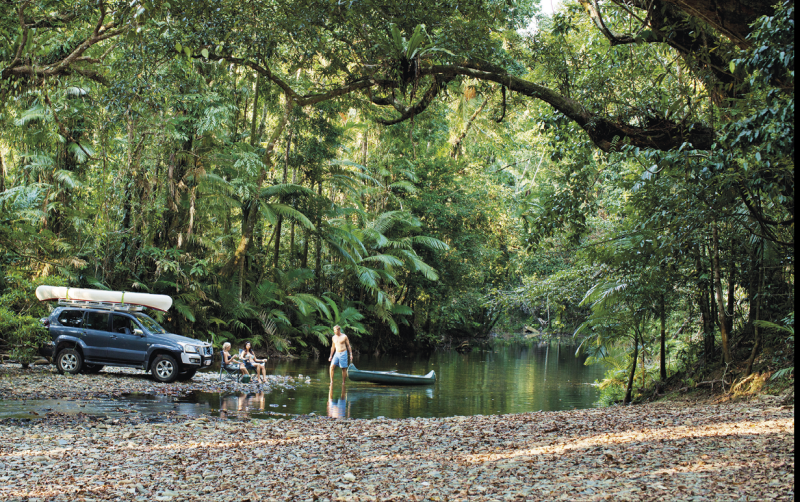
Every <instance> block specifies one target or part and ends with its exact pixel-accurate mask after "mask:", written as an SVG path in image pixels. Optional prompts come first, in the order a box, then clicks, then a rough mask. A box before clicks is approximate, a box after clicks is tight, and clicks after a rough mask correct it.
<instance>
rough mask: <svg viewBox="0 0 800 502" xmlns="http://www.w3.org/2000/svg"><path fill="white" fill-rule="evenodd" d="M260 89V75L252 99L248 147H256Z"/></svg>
mask: <svg viewBox="0 0 800 502" xmlns="http://www.w3.org/2000/svg"><path fill="white" fill-rule="evenodd" d="M260 87H261V74H260V73H259V74H258V76H257V77H256V95H255V97H254V98H253V119H252V121H251V122H250V146H256V141H257V139H258V138H257V137H256V122H257V120H258V91H259V88H260Z"/></svg>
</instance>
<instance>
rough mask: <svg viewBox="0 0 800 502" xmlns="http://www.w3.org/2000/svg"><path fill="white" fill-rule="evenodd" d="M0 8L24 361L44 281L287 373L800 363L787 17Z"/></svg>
mask: <svg viewBox="0 0 800 502" xmlns="http://www.w3.org/2000/svg"><path fill="white" fill-rule="evenodd" d="M0 3H1V4H2V6H3V8H2V9H1V10H0V98H1V99H0V123H1V124H2V127H0V267H2V268H1V269H0V272H2V274H0V294H1V295H3V296H2V298H3V303H2V305H0V334H1V335H2V337H3V339H4V341H5V344H6V346H8V347H9V348H10V347H14V350H17V351H18V352H20V350H21V349H20V347H22V346H23V345H24V346H33V345H35V343H34V342H25V343H23V340H29V341H30V340H32V339H34V338H36V337H39V336H41V333H38V334H37V328H36V326H35V323H33V322H32V320H35V319H38V317H40V316H42V315H44V314H45V313H46V311H47V310H46V307H45V306H43V305H41V304H39V303H38V302H36V301H35V298H34V297H33V289H34V288H35V286H36V285H37V284H42V283H49V284H62V285H69V286H72V287H90V288H103V289H105V288H107V289H111V290H136V291H143V292H152V293H161V294H168V295H170V296H172V297H173V298H174V307H173V309H172V310H171V312H170V313H169V314H167V315H164V316H161V317H159V320H160V321H162V322H163V323H164V324H165V326H166V327H167V328H169V329H170V330H172V331H174V332H177V333H181V334H185V335H187V336H191V337H195V338H200V339H212V340H213V341H214V343H215V344H217V345H220V344H221V343H222V342H223V341H225V340H229V341H232V342H239V341H242V340H250V341H252V342H253V343H254V345H255V346H256V347H258V348H260V349H261V350H263V351H270V352H275V353H293V354H300V353H314V352H317V351H319V350H323V351H324V350H325V347H326V346H327V344H328V343H329V335H330V332H331V327H332V326H333V325H335V324H339V325H341V326H343V328H344V330H345V332H347V333H349V334H351V335H352V339H353V345H354V347H355V348H356V350H358V351H362V352H367V351H369V352H372V351H409V350H428V349H431V348H434V347H439V346H445V347H447V346H455V345H456V344H461V343H463V342H467V343H470V342H474V341H476V340H479V339H482V338H485V337H487V336H488V335H490V334H492V333H502V332H504V331H510V330H519V329H521V328H522V327H523V326H524V325H528V326H532V327H533V328H535V329H536V330H539V331H542V332H544V333H550V334H553V333H567V334H569V335H572V334H573V333H574V336H576V337H578V338H580V340H581V341H582V345H581V350H582V351H586V352H588V353H589V354H590V355H591V356H592V360H599V359H602V358H609V359H612V360H613V361H614V365H615V368H616V369H615V370H614V371H612V372H611V373H610V375H611V377H610V380H609V381H618V382H619V383H621V384H622V387H621V388H623V389H624V390H625V393H624V394H625V396H624V398H625V399H626V400H630V399H631V396H632V392H634V387H635V386H634V377H635V376H636V375H637V364H638V371H639V373H640V374H641V376H642V381H643V382H644V381H645V380H646V379H650V381H661V382H664V381H666V380H667V379H668V378H669V377H670V375H671V374H673V373H675V372H676V371H678V370H680V371H682V372H683V373H682V374H690V373H691V372H693V371H696V370H697V369H698V368H700V367H705V368H712V367H714V368H716V367H719V368H723V371H724V372H727V375H732V374H738V375H747V374H749V373H751V372H752V371H753V367H754V365H760V366H759V369H764V370H778V369H781V368H784V369H785V368H793V360H792V357H793V356H792V352H793V346H792V344H793V341H794V340H793V329H794V328H793V326H794V312H793V302H794V297H793V294H794V4H793V2H785V3H777V4H775V5H769V4H767V3H764V2H755V1H752V0H740V1H737V2H729V5H728V4H726V6H724V7H720V6H719V5H718V4H717V3H715V2H710V1H701V2H693V3H692V5H693V6H692V9H691V10H688V8H687V7H685V5H687V4H686V3H685V2H672V1H669V0H649V1H644V0H625V1H622V0H609V1H603V2H599V1H595V0H580V1H579V2H566V3H565V4H564V5H563V6H562V7H560V8H559V9H558V10H557V11H556V13H554V14H547V15H544V14H542V13H541V11H540V6H539V4H538V2H536V1H535V0H467V1H460V2H452V1H449V0H429V1H427V2H416V3H413V2H412V3H408V4H401V3H397V2H394V1H385V0H364V1H359V2H321V1H317V0H301V1H297V0H293V1H291V2H287V1H285V0H264V1H257V2H246V3H242V2H227V1H225V0H202V1H195V0H192V1H184V0H173V1H171V2H166V1H158V0H133V1H132V2H131V1H126V2H107V1H104V0H98V1H83V0H38V1H37V0H0ZM326 337H328V338H326ZM26 344H27V345H26ZM9 350H10V349H9ZM22 352H25V350H22ZM22 352H20V354H18V357H20V358H23V355H22ZM28 352H30V351H28ZM612 354H614V355H613V357H611V355H612ZM27 357H32V356H30V354H29V356H27ZM791 371H792V370H786V371H784V373H787V372H791ZM648 372H649V376H648ZM726 378H728V380H725V379H726ZM722 380H723V381H725V382H729V381H730V378H729V377H726V376H723V377H722Z"/></svg>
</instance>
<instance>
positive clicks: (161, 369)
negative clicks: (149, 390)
mask: <svg viewBox="0 0 800 502" xmlns="http://www.w3.org/2000/svg"><path fill="white" fill-rule="evenodd" d="M150 371H151V372H152V373H153V378H155V379H156V380H158V381H159V382H165V383H169V382H174V381H175V379H176V378H178V371H179V369H178V363H176V362H175V359H174V358H172V356H168V355H166V354H160V355H158V356H156V359H155V361H153V367H152V368H151V369H150Z"/></svg>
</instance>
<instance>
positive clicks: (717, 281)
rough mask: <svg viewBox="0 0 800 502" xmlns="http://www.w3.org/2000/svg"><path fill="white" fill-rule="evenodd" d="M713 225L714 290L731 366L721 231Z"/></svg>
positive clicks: (724, 349)
mask: <svg viewBox="0 0 800 502" xmlns="http://www.w3.org/2000/svg"><path fill="white" fill-rule="evenodd" d="M711 225H712V226H711V228H712V236H711V238H712V240H713V246H714V248H713V250H712V255H711V256H712V261H713V266H714V289H715V290H716V296H717V317H718V324H719V331H720V335H721V337H722V358H723V360H724V361H725V363H726V364H730V363H732V362H733V360H732V358H731V348H730V346H729V342H728V330H727V329H726V326H725V300H724V298H723V297H722V273H721V270H720V265H719V229H718V228H717V222H713V223H712V224H711Z"/></svg>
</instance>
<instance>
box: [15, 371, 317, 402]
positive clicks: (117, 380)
mask: <svg viewBox="0 0 800 502" xmlns="http://www.w3.org/2000/svg"><path fill="white" fill-rule="evenodd" d="M267 379H268V381H267V383H264V384H257V383H255V382H251V383H247V384H244V383H237V382H236V381H235V380H233V379H229V378H224V379H222V380H221V381H220V380H219V377H218V373H217V372H213V371H203V372H199V373H197V374H195V375H194V376H193V377H192V379H191V380H188V381H185V382H180V381H178V382H173V383H168V384H167V383H161V382H158V381H156V380H154V379H153V378H152V377H151V376H150V374H149V373H145V372H143V371H141V370H136V369H130V368H115V367H111V366H107V367H105V368H103V370H102V371H101V372H100V373H97V374H91V375H85V374H78V375H69V374H64V375H59V374H58V372H57V371H56V369H55V366H52V365H43V366H33V367H31V368H28V369H22V368H21V367H20V365H18V364H2V365H0V399H81V398H89V397H92V398H115V397H119V396H122V395H124V394H153V395H170V396H178V395H184V394H188V393H189V392H192V391H202V392H235V391H242V390H246V391H259V392H270V391H271V390H273V389H280V388H290V387H292V386H294V385H301V384H303V383H305V381H306V378H305V377H303V376H299V377H292V376H283V375H267Z"/></svg>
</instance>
